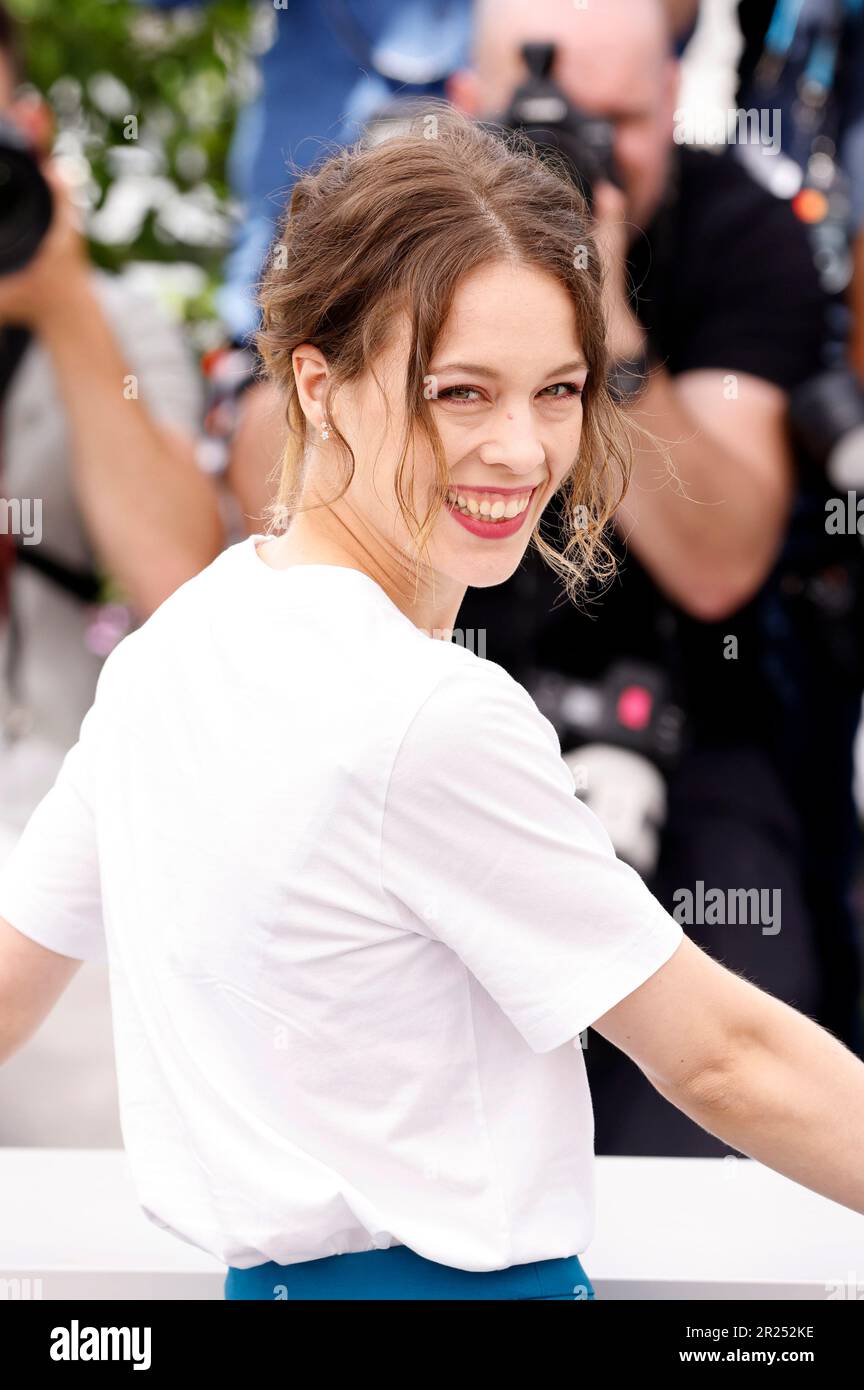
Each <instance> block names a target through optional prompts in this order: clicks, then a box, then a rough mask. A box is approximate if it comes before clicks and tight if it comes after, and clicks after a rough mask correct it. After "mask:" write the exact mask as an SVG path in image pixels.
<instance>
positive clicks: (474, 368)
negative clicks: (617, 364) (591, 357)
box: [430, 357, 588, 377]
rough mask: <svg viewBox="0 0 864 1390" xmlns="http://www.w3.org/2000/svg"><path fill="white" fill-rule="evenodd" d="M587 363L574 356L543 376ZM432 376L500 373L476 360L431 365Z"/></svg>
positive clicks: (577, 369)
mask: <svg viewBox="0 0 864 1390" xmlns="http://www.w3.org/2000/svg"><path fill="white" fill-rule="evenodd" d="M587 365H588V364H587V362H586V361H585V359H584V358H583V357H575V358H574V359H573V361H572V362H564V363H563V364H562V365H561V366H560V367H552V368H550V370H549V371H548V372H544V373H543V375H544V376H557V375H558V374H559V373H560V372H576V371H579V370H580V369H581V368H582V367H586V366H587ZM430 371H431V373H432V375H433V376H436V375H439V374H440V373H442V372H471V373H473V374H474V375H475V376H491V377H500V376H501V373H500V372H499V371H496V370H495V368H494V367H484V366H482V365H481V364H480V363H478V362H447V363H445V364H444V365H443V366H440V367H431V368H430Z"/></svg>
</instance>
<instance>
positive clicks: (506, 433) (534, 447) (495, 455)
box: [480, 410, 546, 473]
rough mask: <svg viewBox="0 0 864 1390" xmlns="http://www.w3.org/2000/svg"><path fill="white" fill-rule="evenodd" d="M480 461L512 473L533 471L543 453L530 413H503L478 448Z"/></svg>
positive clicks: (542, 458)
mask: <svg viewBox="0 0 864 1390" xmlns="http://www.w3.org/2000/svg"><path fill="white" fill-rule="evenodd" d="M480 458H481V460H482V461H483V463H489V464H496V463H497V464H499V465H504V466H506V467H507V468H511V469H513V470H514V471H515V472H520V473H528V472H531V471H532V470H536V469H537V467H538V465H541V464H542V463H543V462H544V461H545V458H546V451H545V449H544V448H543V444H542V442H541V440H540V436H539V434H538V432H537V427H536V424H535V422H534V421H533V419H532V418H531V416H530V413H524V414H523V413H522V412H520V411H514V410H505V411H503V412H502V414H501V416H500V417H499V418H497V419H496V422H495V427H494V429H493V431H492V433H491V437H490V439H489V440H488V442H487V443H486V444H484V445H483V446H482V447H481V450H480Z"/></svg>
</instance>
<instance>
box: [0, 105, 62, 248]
mask: <svg viewBox="0 0 864 1390" xmlns="http://www.w3.org/2000/svg"><path fill="white" fill-rule="evenodd" d="M51 213H52V200H51V190H50V188H49V187H48V184H47V183H46V182H45V179H44V178H43V177H42V174H41V172H40V169H39V165H38V164H37V162H36V160H35V158H34V157H33V155H32V154H31V153H30V152H29V150H28V149H27V147H26V145H25V143H24V141H23V139H22V137H21V135H20V134H19V132H18V131H17V130H16V129H15V128H14V127H12V126H10V125H9V124H8V123H7V122H2V123H0V275H9V274H10V273H11V272H13V271H15V270H20V269H21V267H22V266H24V265H26V264H27V262H28V261H29V260H31V258H32V257H33V256H34V255H35V253H36V251H37V250H38V247H39V244H40V242H41V241H42V238H43V237H44V235H45V233H46V232H47V230H48V227H49V226H50V224H51Z"/></svg>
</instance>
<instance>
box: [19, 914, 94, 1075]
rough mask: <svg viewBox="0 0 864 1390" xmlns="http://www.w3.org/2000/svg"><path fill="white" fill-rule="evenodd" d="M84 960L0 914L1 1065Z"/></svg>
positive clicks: (37, 1024)
mask: <svg viewBox="0 0 864 1390" xmlns="http://www.w3.org/2000/svg"><path fill="white" fill-rule="evenodd" d="M80 964H81V961H80V960H75V959H73V958H72V957H71V956H61V955H58V953H57V952H56V951H49V950H48V948H47V947H46V946H40V945H39V944H38V942H36V941H31V940H30V938H29V936H24V935H23V933H22V932H19V931H16V929H15V928H14V927H13V926H11V924H10V923H9V922H7V921H6V919H5V918H4V917H0V1065H2V1064H3V1062H5V1061H7V1059H8V1058H9V1057H11V1056H12V1053H13V1052H16V1051H17V1050H18V1048H19V1047H21V1046H22V1044H23V1043H25V1042H26V1041H27V1039H28V1038H29V1037H32V1035H33V1034H34V1033H35V1032H36V1029H37V1028H38V1027H39V1025H40V1023H42V1021H43V1020H44V1019H45V1018H46V1017H47V1016H48V1014H49V1013H50V1012H51V1010H52V1008H53V1007H54V1005H55V1004H56V1003H57V1000H58V999H59V998H60V995H61V994H62V993H63V991H64V989H65V988H66V986H67V985H68V983H69V981H70V980H71V979H72V976H73V975H74V974H75V971H76V970H77V969H78V967H79V965H80Z"/></svg>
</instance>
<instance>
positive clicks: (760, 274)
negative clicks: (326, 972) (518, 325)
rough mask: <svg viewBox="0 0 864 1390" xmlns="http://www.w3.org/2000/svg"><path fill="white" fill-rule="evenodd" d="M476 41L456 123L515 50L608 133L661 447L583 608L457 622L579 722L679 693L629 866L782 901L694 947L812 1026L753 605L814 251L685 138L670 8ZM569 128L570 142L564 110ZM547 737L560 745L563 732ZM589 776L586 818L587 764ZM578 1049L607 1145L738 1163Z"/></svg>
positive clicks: (625, 304) (534, 22)
mask: <svg viewBox="0 0 864 1390" xmlns="http://www.w3.org/2000/svg"><path fill="white" fill-rule="evenodd" d="M475 39H476V41H475V60H474V61H475V67H474V70H473V71H470V72H464V73H460V74H458V75H457V76H456V77H455V78H454V79H453V80H452V83H451V87H450V95H451V97H452V98H453V99H454V100H455V102H456V104H457V105H460V106H461V107H462V108H463V109H465V110H467V111H469V112H471V113H472V114H474V115H476V116H478V117H482V118H486V119H498V120H501V119H502V113H505V115H504V121H505V123H507V116H506V113H507V112H508V108H510V107H511V103H513V102H514V92H515V91H516V90H517V88H518V87H519V85H520V83H524V82H525V80H526V71H525V66H524V62H523V58H522V56H521V51H520V50H521V47H522V45H523V44H524V43H526V42H527V41H533V42H535V43H542V42H545V41H554V43H555V57H554V67H553V69H552V72H551V78H552V79H553V80H554V82H555V84H556V85H557V87H558V88H559V89H560V91H561V93H562V94H563V96H564V97H565V98H566V100H567V101H568V102H569V103H570V105H571V107H572V108H573V112H581V113H583V114H584V116H585V117H590V118H593V119H594V121H595V127H594V128H593V129H592V131H591V134H592V137H593V144H590V143H586V150H585V159H586V160H588V159H589V157H592V158H593V157H594V156H596V150H597V148H598V144H597V140H598V132H597V129H596V121H597V120H598V119H600V120H601V121H603V122H608V124H609V127H610V158H609V160H608V161H607V164H606V168H605V169H604V168H603V167H602V161H600V167H599V168H597V169H594V170H593V171H590V174H591V176H590V177H589V178H588V180H587V182H588V184H589V188H588V191H589V193H590V194H591V196H592V197H593V206H594V212H595V217H596V222H597V228H598V233H599V236H600V239H601V243H602V245H603V247H604V248H605V253H604V254H605V262H606V283H607V319H608V322H609V326H610V335H611V347H612V352H613V356H614V357H615V358H617V360H618V368H617V371H616V372H615V373H614V377H615V380H616V383H617V386H618V388H619V395H620V396H621V397H622V398H623V399H624V400H625V403H627V404H628V409H629V413H630V415H631V416H632V418H633V420H634V421H635V422H636V423H637V424H639V425H641V426H643V427H645V428H646V429H647V430H648V431H650V432H651V433H652V434H653V435H654V436H657V437H658V438H659V440H660V441H661V442H662V446H663V448H662V449H658V447H657V445H656V444H655V443H652V442H651V440H649V439H645V438H644V437H643V438H642V439H639V440H638V441H637V444H636V449H635V462H634V474H633V479H632V482H631V486H630V490H629V492H628V495H627V497H626V500H625V503H624V505H623V507H622V508H621V510H620V512H619V533H618V536H617V538H616V547H617V548H618V550H619V553H620V554H621V556H622V558H623V560H624V563H623V566H622V572H621V579H620V582H618V583H616V584H615V585H614V587H612V588H611V589H610V590H609V591H608V592H606V593H603V594H602V596H599V597H598V598H597V601H596V602H594V603H591V604H590V605H586V607H585V609H584V611H580V610H578V609H577V608H576V607H574V606H573V605H570V604H566V603H562V602H561V601H560V591H559V590H558V586H557V585H556V584H555V582H554V578H553V577H552V576H550V575H549V573H548V570H547V569H546V567H545V566H544V565H543V563H542V561H540V559H539V557H537V556H536V555H533V554H532V555H530V556H527V557H526V562H525V564H524V566H523V567H522V569H521V570H520V571H519V572H517V574H516V575H514V576H513V579H511V580H510V581H509V582H508V583H507V584H505V585H502V586H500V587H499V588H498V589H496V590H488V591H483V590H478V589H474V590H471V591H469V593H468V595H467V596H466V602H465V605H464V606H463V609H462V610H461V611H460V625H461V626H462V627H463V628H464V629H466V630H475V629H485V630H486V634H487V636H486V652H487V655H488V656H489V657H491V658H492V659H493V660H496V661H499V662H501V664H503V665H505V666H506V667H508V669H510V670H511V671H512V672H513V674H515V675H516V676H517V677H518V678H520V679H525V680H526V684H529V688H532V689H537V688H538V686H537V684H536V681H537V680H538V673H540V676H542V677H545V676H548V675H550V674H554V675H556V676H559V677H561V676H563V677H566V678H567V680H568V681H569V682H570V683H571V686H572V689H571V691H570V693H571V695H572V694H573V691H574V690H575V691H576V692H577V694H578V695H579V699H580V700H581V702H582V707H584V706H585V704H586V698H587V697H586V692H588V694H590V695H591V696H592V698H595V699H598V698H600V696H598V692H600V695H602V696H605V697H610V691H609V689H608V688H606V689H604V685H603V683H604V681H606V682H607V683H608V681H609V673H610V671H613V672H614V669H615V666H616V663H618V662H620V661H621V660H622V658H623V659H627V660H628V661H630V662H635V663H638V666H637V668H636V669H638V670H643V669H644V670H648V671H649V673H651V676H650V678H649V679H648V680H647V681H645V682H643V683H642V684H641V685H640V686H639V687H638V689H636V694H637V695H638V696H639V700H641V702H642V709H643V711H644V709H645V708H649V707H650V706H651V705H652V702H653V703H655V704H656V703H657V700H658V699H659V698H660V697H658V696H657V694H656V691H657V690H660V689H662V686H663V682H664V681H666V682H668V686H669V689H670V691H671V692H672V694H671V696H670V697H669V699H670V703H672V704H675V705H680V707H681V708H683V711H684V715H685V719H686V740H685V741H684V742H683V745H682V750H681V752H680V755H679V756H678V757H677V759H671V758H670V759H668V764H667V766H665V767H663V772H664V773H665V779H664V780H665V781H666V782H667V785H666V786H665V788H664V789H663V795H662V797H661V796H660V794H659V793H657V795H656V796H655V795H654V793H653V792H652V797H653V798H654V799H653V800H652V803H651V805H650V806H648V805H647V802H646V810H645V819H646V823H647V822H648V821H651V820H659V819H661V817H665V818H664V819H663V824H662V830H661V833H660V843H659V857H658V858H657V862H656V864H655V863H651V862H650V856H646V857H645V860H644V862H643V863H642V864H641V865H637V866H638V867H641V868H642V870H643V872H645V874H646V877H649V878H650V879H651V880H652V882H653V885H654V887H655V891H657V893H658V895H659V896H660V897H661V899H662V900H664V902H665V903H666V905H667V907H669V908H670V910H671V909H672V908H673V907H675V906H676V904H677V903H678V902H680V900H681V899H680V894H682V892H683V893H689V894H690V895H692V899H693V901H696V900H697V899H698V894H699V891H700V890H699V885H700V882H701V884H702V885H703V888H705V889H712V890H715V891H718V892H719V893H721V894H729V893H730V892H735V891H736V890H741V889H743V890H751V889H755V890H761V891H763V892H764V891H768V892H772V891H773V892H775V893H776V894H778V899H777V900H778V901H779V902H781V903H782V929H781V930H779V931H778V932H774V931H773V929H772V928H771V927H770V926H769V927H767V928H766V929H763V928H760V926H759V925H758V924H752V923H750V924H742V923H732V922H730V921H728V920H727V921H725V922H724V921H720V922H717V921H715V920H711V921H701V920H694V921H692V922H690V921H688V920H687V919H686V918H685V922H686V923H687V931H688V934H689V935H691V936H692V937H693V939H694V940H696V941H697V942H698V943H699V945H701V946H703V947H704V948H705V949H706V950H708V951H710V952H712V953H713V954H714V955H716V956H717V957H718V958H720V959H722V960H723V962H724V963H725V964H726V965H727V966H729V967H731V968H732V969H735V970H737V971H739V972H740V973H742V974H744V975H746V976H747V977H748V978H750V979H753V980H755V981H756V982H758V983H759V984H760V986H761V987H763V988H765V989H767V990H768V991H769V992H771V993H773V994H775V995H777V996H779V997H780V998H783V999H787V1000H794V1001H795V1005H796V1007H798V1008H800V1009H802V1010H803V1011H804V1012H806V1013H810V1014H812V1015H813V1016H814V1017H817V1018H818V1017H819V1016H820V1009H821V1007H822V979H821V970H820V961H819V953H818V949H817V943H816V942H815V940H814V931H813V922H812V917H811V914H810V911H809V905H808V902H807V898H806V892H805V885H804V876H803V871H802V860H803V854H804V845H803V834H802V821H801V817H800V815H799V814H798V811H797V808H796V806H795V803H794V800H793V797H792V795H791V792H790V787H789V784H788V782H787V780H786V777H785V774H784V769H783V758H784V751H785V750H784V749H783V748H782V747H781V746H780V742H779V740H778V734H777V728H776V725H777V722H778V715H777V707H776V702H775V690H774V688H773V687H772V684H771V681H770V679H767V678H766V670H765V665H764V661H763V657H764V640H763V638H764V634H763V632H762V630H761V628H760V606H759V601H760V597H761V594H762V591H763V589H764V587H765V585H766V583H767V582H768V581H769V579H770V578H771V576H772V574H773V571H774V569H775V566H776V563H777V560H778V557H779V555H780V553H781V550H782V546H783V542H784V536H785V532H786V528H787V524H788V521H789V517H790V513H791V509H792V506H793V501H794V487H795V485H794V467H793V457H792V452H791V448H790V444H789V441H788V438H787V427H786V413H787V402H788V393H789V392H790V391H791V390H792V389H793V388H794V387H795V386H796V385H798V384H799V383H800V382H801V381H803V380H805V379H806V378H807V377H808V376H810V375H811V374H812V373H814V372H815V371H816V370H818V368H819V366H820V349H821V344H822V338H823V328H824V322H823V320H824V304H823V296H822V293H821V291H820V288H819V286H818V281H817V277H816V273H815V270H814V267H813V264H812V258H811V255H810V251H809V248H808V244H807V240H806V236H805V234H804V231H803V229H802V227H801V226H800V224H798V223H797V221H796V219H795V218H794V216H793V215H792V214H791V212H790V210H789V208H788V206H787V205H786V204H785V203H782V202H781V201H779V200H777V199H775V198H773V197H772V196H771V195H770V194H768V193H767V192H765V191H764V190H763V189H761V188H760V187H759V186H758V185H757V184H756V183H755V182H754V181H753V180H751V178H750V177H749V176H748V175H747V173H746V172H745V171H744V170H743V169H742V168H741V167H740V166H739V165H738V164H737V163H735V162H734V161H732V160H731V159H728V158H726V157H718V156H716V155H714V154H711V153H708V152H702V151H697V150H693V149H689V148H687V147H686V146H682V145H680V144H679V143H678V142H677V139H676V138H673V137H674V136H675V134H676V122H677V112H676V99H677V66H676V63H675V61H674V59H673V57H672V55H671V52H670V45H669V35H668V31H667V27H666V19H665V14H664V9H663V6H662V5H661V4H659V3H654V0H604V2H603V3H602V4H597V5H592V6H589V7H588V8H586V9H585V10H582V9H579V10H576V11H573V12H572V13H568V15H567V16H566V17H563V16H562V11H561V8H560V7H559V6H557V5H553V4H548V3H543V2H542V0H539V2H538V3H537V4H536V5H533V6H532V7H531V8H530V11H526V9H525V7H524V6H521V5H518V4H514V3H502V4H496V5H494V6H491V5H489V4H481V5H480V6H478V11H477V30H476V36H475ZM550 95H551V93H550ZM553 105H554V103H553ZM540 109H543V107H542V104H541V107H540ZM545 109H546V110H550V109H552V106H551V105H549V106H547V107H546V108H545ZM548 119H549V117H548V116H545V117H544V118H543V120H538V121H537V125H538V126H542V125H543V124H544V121H548ZM569 119H570V125H571V127H572V126H574V125H576V126H578V125H579V121H578V120H577V119H576V117H575V116H574V115H573V113H572V112H571V116H570V118H569ZM616 182H617V183H619V184H620V187H617V186H616ZM667 455H668V459H669V460H670V461H671V466H672V468H671V473H670V470H669V468H668V466H667ZM553 522H554V517H553ZM625 545H626V549H625ZM595 597H596V596H595ZM553 605H554V607H553ZM655 677H656V681H657V686H656V689H652V686H651V680H652V679H654V678H655ZM574 683H575V684H574ZM634 688H635V687H634V685H633V683H632V682H630V683H625V684H624V685H619V686H618V687H616V688H615V690H614V692H612V693H613V694H614V696H615V698H616V699H617V700H618V701H619V703H618V705H617V706H616V709H617V710H618V711H619V712H620V710H622V709H623V710H624V711H625V714H624V715H623V716H621V718H620V721H619V722H620V723H621V724H622V725H623V724H627V725H628V729H625V730H624V733H625V734H627V733H629V734H630V735H631V736H633V737H632V738H631V742H632V741H635V736H634V730H636V729H638V728H639V725H640V719H642V713H640V708H639V700H637V701H636V704H635V705H634V702H633V698H632V697H633V692H634ZM621 697H624V700H625V703H624V704H623V705H622V704H621ZM610 698H611V697H610ZM627 700H629V701H630V703H629V705H628V704H627V703H626V702H627ZM538 702H539V701H538ZM573 705H574V700H573V699H572V698H571V700H570V708H571V709H572V707H573ZM562 708H563V706H562ZM550 709H551V706H550ZM652 719H653V710H652ZM642 722H643V723H646V724H647V722H648V721H647V716H646V717H645V718H644V719H642ZM556 723H557V725H558V728H559V732H560V730H561V728H562V724H566V720H564V721H562V720H556ZM583 741H584V742H589V741H590V740H589V739H588V738H587V737H586V738H585V739H584V740H583ZM562 746H564V747H565V752H566V744H565V741H564V740H563V739H562ZM572 747H573V752H572V753H571V755H570V757H569V758H568V761H570V763H571V766H572V767H574V768H579V767H580V763H581V759H582V754H581V752H580V749H579V740H578V739H577V738H575V737H574V738H573V740H572ZM654 751H656V750H654ZM643 761H645V760H644V759H643ZM660 761H661V762H662V759H660ZM584 769H585V770H586V772H587V781H588V790H589V795H588V798H587V799H588V800H589V804H592V795H591V794H590V793H591V791H592V790H593V782H594V779H595V768H594V765H593V764H592V763H591V762H590V761H589V759H587V758H586V759H585V762H584ZM578 785H579V784H578V781H577V787H578ZM636 794H637V789H636V787H635V784H633V785H630V786H628V785H624V786H623V787H618V788H617V789H616V790H615V794H614V795H608V796H607V800H608V801H609V802H610V803H612V802H614V803H617V804H619V805H620V804H623V805H624V806H625V809H627V810H628V811H632V808H630V807H629V806H628V803H629V801H630V800H631V799H633V798H634V797H635V796H636ZM663 800H665V812H664V811H663V810H662V809H661V807H660V803H661V801H663ZM599 811H600V808H599V806H598V812H599ZM600 813H601V818H602V812H600ZM641 829H644V827H641ZM648 829H650V826H649V827H648ZM614 838H615V836H614V835H613V839H614ZM633 838H634V842H635V841H637V840H638V836H636V834H635V833H634V837H633ZM644 839H645V836H644V835H643V836H642V841H643V842H644ZM642 847H644V845H643V846H642ZM631 862H632V861H631ZM764 925H765V924H763V927H764ZM586 1056H587V1060H588V1065H589V1070H590V1071H591V1073H592V1080H593V1081H594V1083H595V1091H594V1094H595V1102H594V1104H595V1115H596V1125H597V1129H596V1138H597V1151H598V1152H600V1153H622V1154H658V1155H659V1154H670V1155H674V1154H681V1155H705V1156H712V1155H719V1154H723V1153H726V1152H728V1149H727V1148H726V1146H724V1145H723V1144H722V1143H720V1142H719V1141H717V1140H715V1139H714V1138H712V1136H710V1135H707V1134H705V1133H704V1132H701V1133H700V1132H699V1131H698V1130H697V1129H696V1127H695V1126H693V1125H691V1124H689V1123H688V1122H687V1120H686V1119H685V1118H683V1117H681V1116H679V1115H666V1114H664V1112H663V1108H662V1107H661V1106H659V1105H657V1104H656V1103H655V1102H654V1100H653V1099H652V1096H651V1087H650V1086H649V1085H648V1083H647V1082H646V1081H645V1078H644V1077H642V1076H640V1075H639V1073H638V1072H637V1071H636V1069H635V1068H633V1067H631V1066H629V1064H628V1063H627V1062H626V1060H625V1059H620V1058H616V1057H615V1056H614V1055H613V1054H612V1052H611V1050H610V1049H608V1048H605V1047H604V1046H603V1043H602V1039H595V1038H594V1037H593V1035H592V1037H591V1039H590V1044H589V1047H588V1049H587V1053H586Z"/></svg>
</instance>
